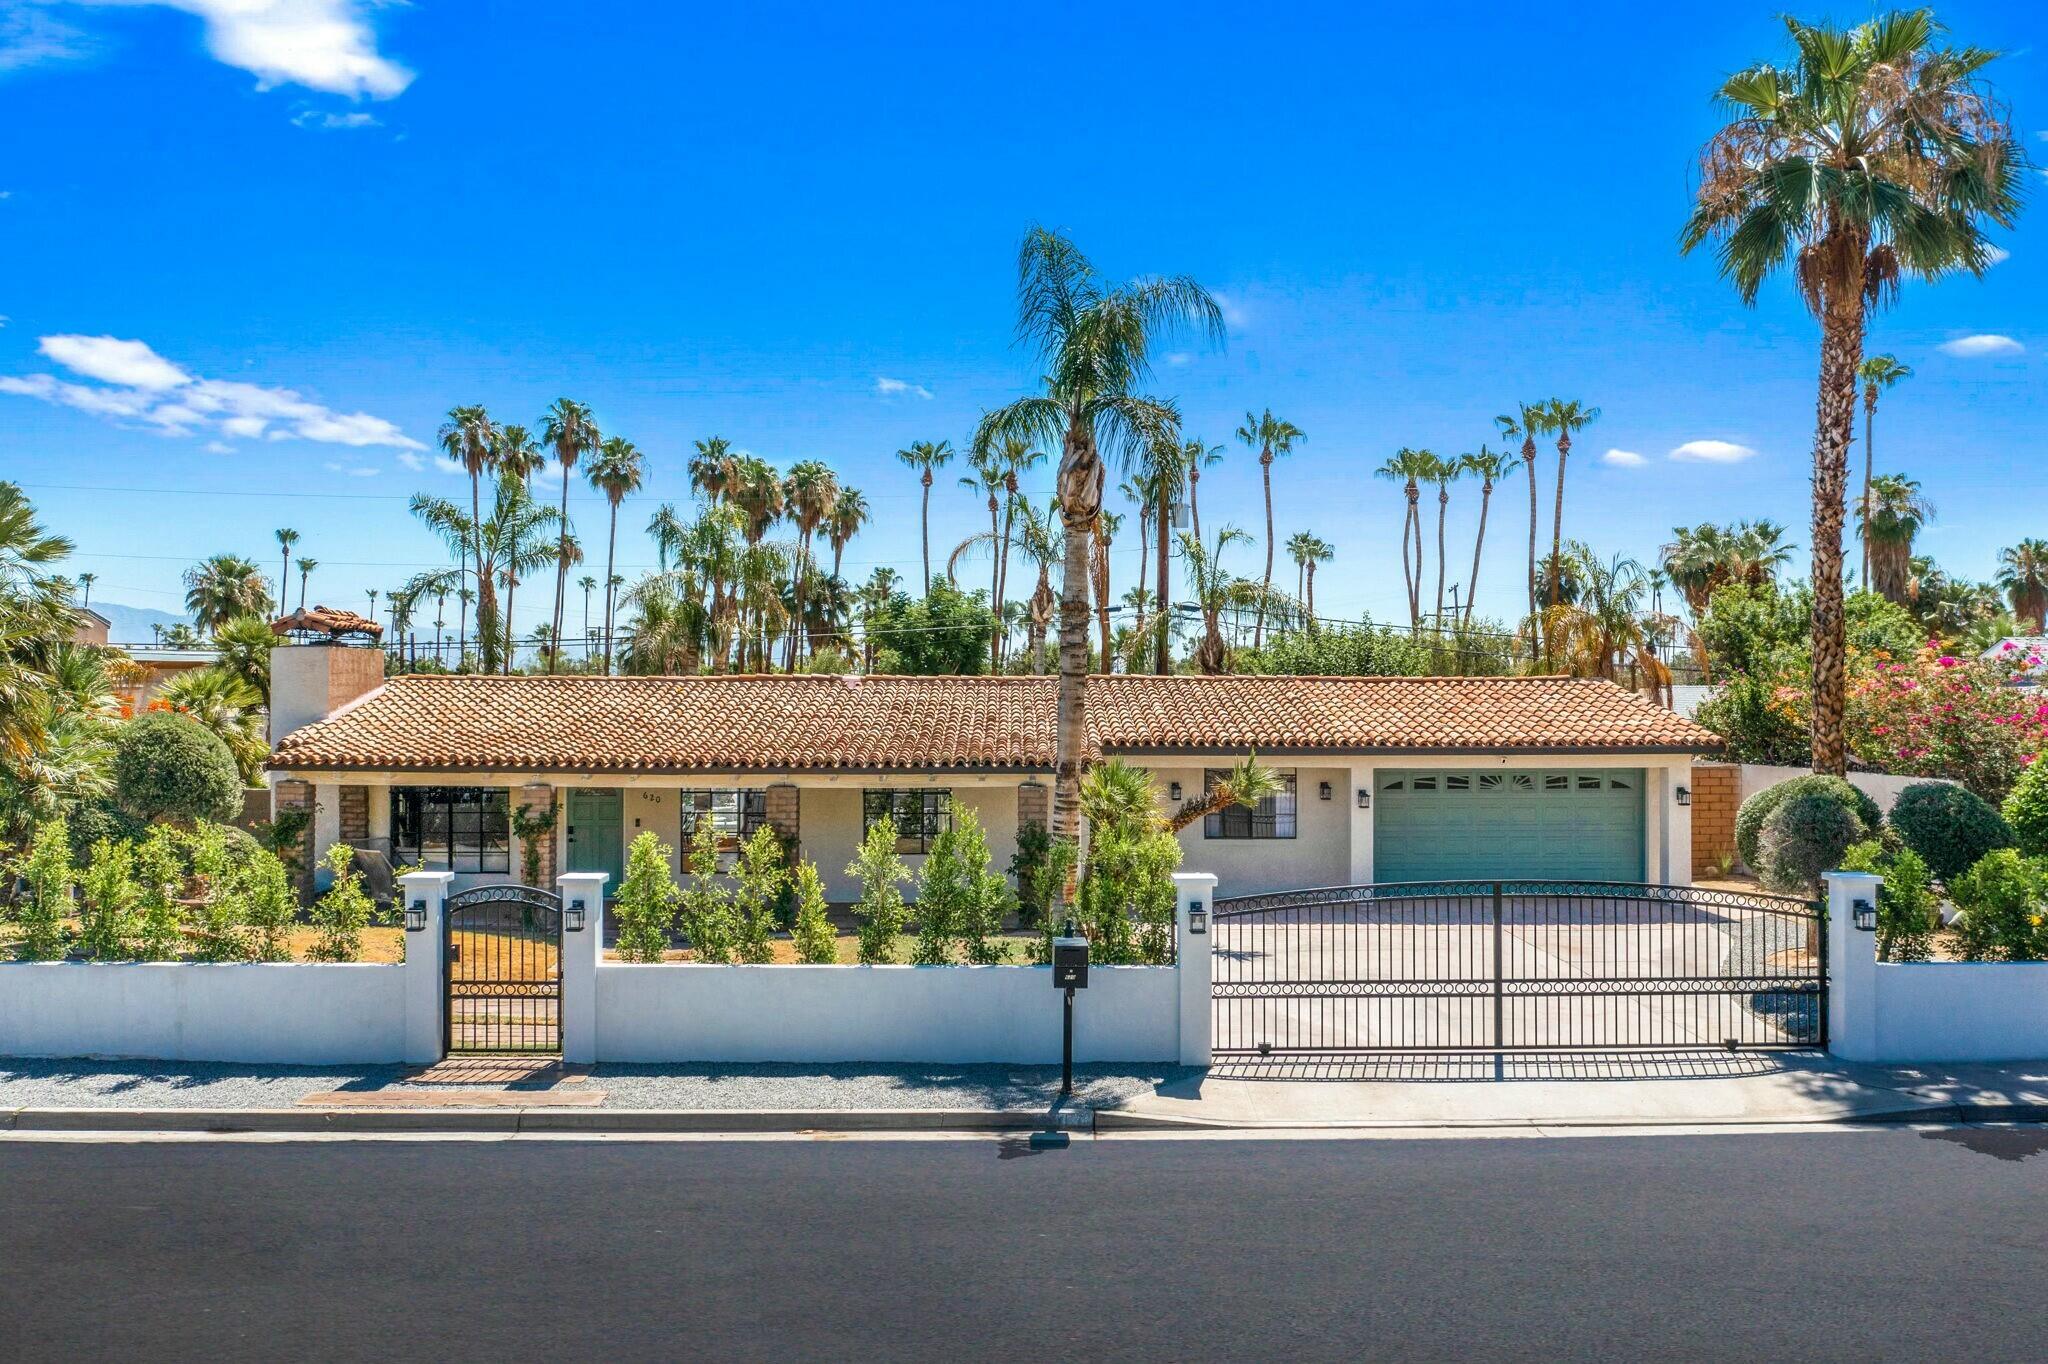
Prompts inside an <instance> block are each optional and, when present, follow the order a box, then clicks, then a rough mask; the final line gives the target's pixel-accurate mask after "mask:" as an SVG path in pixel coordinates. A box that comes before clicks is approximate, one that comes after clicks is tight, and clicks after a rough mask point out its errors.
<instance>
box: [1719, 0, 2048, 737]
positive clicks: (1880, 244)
mask: <svg viewBox="0 0 2048 1364" xmlns="http://www.w3.org/2000/svg"><path fill="white" fill-rule="evenodd" d="M1785 22H1786V27H1787V29H1788V30H1789V32H1790V34H1791V38H1792V42H1793V46H1794V48H1795V52H1794V56H1793V61H1792V64H1791V65H1790V66H1789V67H1783V68H1780V67H1773V66H1770V65H1759V66H1753V67H1751V68H1749V69H1748V70H1746V71H1743V72H1740V73H1738V74H1737V75H1734V76H1732V77H1730V78H1729V79H1728V80H1727V82H1725V83H1724V84H1723V85H1722V87H1721V90H1720V97H1721V100H1722V102H1723V103H1724V104H1725V105H1726V106H1728V108H1729V110H1730V112H1731V114H1732V118H1731V120H1730V121H1729V123H1728V124H1727V126H1725V127H1724V128H1722V129H1721V130H1720V132H1718V133H1717V134H1715V136H1714V138H1713V140H1712V141H1711V142H1709V143H1708V144H1707V147H1706V149H1705V151H1704V152H1703V153H1702V155H1701V158H1700V184H1699V189H1698V193H1697V196H1696V200H1695V204H1694V209H1693V213H1692V215H1691V217H1690V218H1689V219H1688V221H1687V223H1686V226H1685V230H1684V232H1683V233H1682V235H1681V237H1680V243H1679V244H1680V250H1681V251H1685V252H1690V251H1692V250H1694V249H1695V248H1697V247H1699V246H1701V245H1702V244H1704V243H1705V242H1706V241H1708V240H1709V239H1710V238H1711V239H1714V240H1716V241H1718V242H1719V243H1720V251H1719V265H1720V270H1721V273H1722V274H1723V275H1724V276H1726V277H1727V278H1728V279H1729V280H1730V281H1731V282H1732V283H1733V284H1734V285H1735V289H1736V292H1737V293H1738V294H1739V295H1740V297H1741V298H1742V301H1743V302H1744V303H1750V304H1753V303H1754V302H1755V301H1756V296H1757V293H1758V291H1759V290H1760V289H1761V288H1762V286H1763V282H1764V281H1765V280H1766V279H1768V278H1769V277H1770V276H1771V275H1772V274H1773V273H1775V272H1777V271H1778V270H1779V269H1780V268H1782V267H1786V266H1788V265H1792V266H1794V267H1796V268H1795V269H1794V270H1793V273H1794V276H1795V278H1796V280H1797V282H1798V287H1799V293H1800V296H1801V298H1802V299H1804V301H1805V302H1806V305H1807V307H1808V308H1809V309H1810V310H1811V311H1812V312H1813V314H1814V315H1815V316H1816V317H1817V318H1818V319H1819V320H1820V324H1821V366H1820V369H1821V374H1820V394H1819V404H1818V413H1817V421H1816V423H1815V430H1814V442H1813V466H1814V467H1813V574H1812V578H1813V707H1812V735H1813V769H1814V771H1816V772H1819V773H1825V774H1829V775H1833V776H1841V775H1842V774H1843V773H1844V772H1845V771H1846V770H1847V762H1848V751H1847V748H1846V747H1845V744H1844V740H1843V715H1844V710H1845V707H1846V703H1847V689H1848V680H1847V671H1846V665H1847V631H1846V622H1845V619H1844V616H1843V604H1842V596H1843V592H1842V510H1843V496H1842V494H1843V491H1844V489H1843V485H1844V483H1845V482H1846V481H1847V473H1848V453H1849V442H1850V440H1851V438H1852V435H1853V432H1854V425H1855V417H1856V377H1857V369H1858V366H1859V365H1860V364H1861V362H1862V358H1863V331H1864V326H1865V322H1866V320H1867V317H1868V314H1869V312H1870V310H1871V309H1872V308H1874V307H1876V306H1878V305H1881V304H1883V303H1885V302H1888V301H1889V300H1890V299H1891V298H1892V297H1893V296H1894V295H1895V294H1896V293H1897V291H1898V288H1899V284H1900V281H1901V280H1902V279H1903V278H1904V277H1905V276H1906V275H1907V274H1908V273H1911V274H1915V275H1918V276H1920V277H1921V278H1923V279H1928V280H1934V279H1939V278H1940V277H1942V276H1943V275H1948V274H1953V273H1955V272H1956V271H1958V270H1967V271H1969V272H1970V273H1971V274H1973V275H1979V276H1981V275H1982V274H1983V273H1984V271H1985V269H1986V268H1987V267H1989V265H1990V264H1991V261H1992V256H1991V251H1990V243H1989V241H1988V240H1987V239H1986V237H1985V234H1984V228H1985V225H1986V220H1987V219H1988V220H1989V221H1990V222H1992V223H1996V224H1999V225H2000V226H2009V225H2010V224H2011V223H2012V222H2013V220H2014V218H2015V217H2016V216H2017V214H2018V211H2019V207H2020V202H2021V189H2020V180H2021V177H2022V176H2023V175H2024V174H2025V172H2026V169H2027V159H2026V155H2025V153H2024V152H2023V151H2022V150H2021V148H2020V145H2019V143H2018V140H2017V139H2016V137H2015V135H2014V133H2013V130H2012V128H2011V126H2010V124H2008V123H2007V122H2006V120H2005V118H2004V112H2003V109H2002V108H2001V106H2000V105H1999V104H1998V102H1997V100H1996V98H1995V97H1994V95H1993V94H1992V92H1991V91H1990V89H1989V88H1988V87H1987V86H1986V85H1985V84H1984V82H1983V81H1982V80H1981V76H1982V73H1983V71H1984V69H1985V67H1987V66H1988V65H1989V64H1990V63H1991V62H1992V61H1993V60H1994V59H1995V58H1996V57H1997V55H1998V54H1997V53H1996V52H1994V51H1991V50H1989V49H1986V48H1977V47H1958V48H1938V47H1935V46H1933V42H1934V37H1935V31H1936V30H1935V24H1934V19H1933V16H1932V15H1931V14H1930V13H1929V12H1928V11H1926V10H1912V11H1894V12H1892V13H1889V14H1885V15H1881V16H1879V17H1877V18H1875V19H1872V20H1871V21H1870V22H1868V23H1866V24H1861V25H1859V26H1857V27H1856V28H1853V29H1843V28H1839V27H1836V26H1834V25H1831V24H1804V23H1801V22H1799V21H1797V20H1794V19H1787V20H1786V21H1785ZM1873 567H1874V565H1873Z"/></svg>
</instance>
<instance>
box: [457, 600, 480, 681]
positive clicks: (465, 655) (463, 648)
mask: <svg viewBox="0 0 2048 1364" xmlns="http://www.w3.org/2000/svg"><path fill="white" fill-rule="evenodd" d="M475 600H476V589H475V588H473V587H469V586H467V585H465V586H462V587H458V588H456V589H455V671H456V672H461V671H462V669H463V668H465V667H466V666H468V661H469V607H470V603H471V602H474V601H475Z"/></svg>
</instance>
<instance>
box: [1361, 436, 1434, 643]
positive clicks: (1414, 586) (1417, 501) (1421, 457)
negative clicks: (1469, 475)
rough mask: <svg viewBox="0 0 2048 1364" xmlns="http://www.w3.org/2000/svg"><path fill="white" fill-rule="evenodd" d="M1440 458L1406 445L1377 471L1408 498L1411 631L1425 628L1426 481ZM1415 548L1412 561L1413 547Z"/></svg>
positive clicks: (1406, 570)
mask: <svg viewBox="0 0 2048 1364" xmlns="http://www.w3.org/2000/svg"><path fill="white" fill-rule="evenodd" d="M1435 464H1436V456H1435V455H1434V454H1432V453H1430V452H1429V451H1428V450H1410V449H1409V448H1408V447H1407V446H1405V445H1404V446H1402V447H1401V448H1400V449H1399V450H1397V451H1395V452H1394V454H1393V455H1392V457H1390V458H1389V459H1388V460H1387V462H1386V463H1384V464H1382V465H1380V467H1379V468H1377V469H1375V470H1373V477H1375V478H1383V479H1386V480H1387V481H1388V482H1389V483H1398V484H1400V485H1401V489H1402V492H1403V494H1404V495H1405V496H1406V498H1407V503H1406V506H1405V508H1404V510H1403V512H1402V516H1401V576H1402V578H1403V579H1404V580H1405V581H1406V582H1407V584H1408V628H1409V629H1410V630H1415V629H1418V628H1420V626H1421V625H1422V480H1423V479H1425V478H1427V477H1429V473H1430V470H1431V468H1432V467H1433V466H1434V465H1435ZM1411 541H1412V543H1413V545H1414V555H1413V558H1412V559H1411V558H1410V555H1409V545H1410V543H1411Z"/></svg>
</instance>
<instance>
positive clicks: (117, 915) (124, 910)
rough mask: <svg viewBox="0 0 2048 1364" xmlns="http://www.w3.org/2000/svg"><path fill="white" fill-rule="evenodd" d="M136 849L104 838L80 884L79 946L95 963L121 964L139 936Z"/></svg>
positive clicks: (122, 842)
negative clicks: (134, 938)
mask: <svg viewBox="0 0 2048 1364" xmlns="http://www.w3.org/2000/svg"><path fill="white" fill-rule="evenodd" d="M140 898H141V891H140V890H139V888H138V887H137V886H136V884H135V849H134V847H133V845H131V844H130V843H128V842H127V841H126V840H125V839H123V840H116V839H107V838H103V839H101V840H100V841H99V842H97V843H95V844H94V845H93V849H92V861H91V862H89V863H88V864H87V865H86V868H85V875H84V876H83V877H82V878H80V880H79V899H78V945H79V947H80V948H82V949H83V950H84V952H85V955H86V956H87V957H89V958H91V959H92V960H94V961H118V960H120V959H122V958H124V957H127V956H129V955H130V953H129V950H128V940H129V939H130V938H132V937H133V936H134V935H135V927H136V924H135V909H136V902H137V901H138V900H139V899H140Z"/></svg>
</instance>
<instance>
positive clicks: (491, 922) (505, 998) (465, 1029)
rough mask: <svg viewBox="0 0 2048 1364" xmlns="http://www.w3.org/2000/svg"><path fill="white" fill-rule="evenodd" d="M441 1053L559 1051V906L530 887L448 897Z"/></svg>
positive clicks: (554, 897) (554, 899)
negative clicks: (444, 1046)
mask: <svg viewBox="0 0 2048 1364" xmlns="http://www.w3.org/2000/svg"><path fill="white" fill-rule="evenodd" d="M444 923H445V937H444V940H443V944H442V946H443V955H442V961H443V962H444V963H445V966H446V972H447V982H448V990H447V1003H446V1007H445V1009H444V1010H443V1014H444V1017H445V1018H446V1028H447V1035H446V1038H445V1042H446V1046H447V1050H448V1051H449V1052H450V1053H451V1054H455V1053H462V1052H551V1051H560V1050H561V1049H562V901H561V897H560V896H558V895H554V894H552V893H550V892H548V891H545V890H536V889H534V888H533V887H531V886H480V887H478V888H477V889H475V890H465V891H462V892H460V893H459V894H456V895H451V896H449V897H448V908H447V914H446V915H445V916H444Z"/></svg>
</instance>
